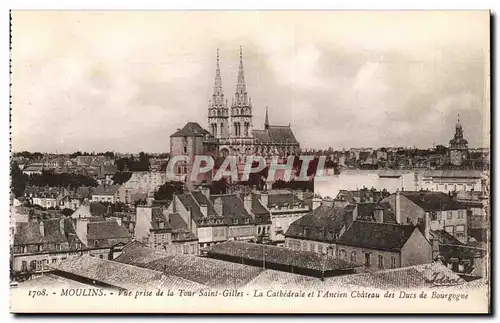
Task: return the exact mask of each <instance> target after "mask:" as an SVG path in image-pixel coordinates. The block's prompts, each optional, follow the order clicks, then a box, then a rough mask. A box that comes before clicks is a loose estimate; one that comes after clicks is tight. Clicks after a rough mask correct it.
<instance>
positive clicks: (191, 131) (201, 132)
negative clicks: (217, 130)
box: [170, 122, 211, 137]
mask: <svg viewBox="0 0 500 323" xmlns="http://www.w3.org/2000/svg"><path fill="white" fill-rule="evenodd" d="M206 135H209V136H211V135H210V133H209V132H208V131H207V130H205V129H203V128H202V127H201V126H200V125H199V124H198V123H197V122H188V123H186V125H185V126H184V127H183V128H182V129H180V130H177V132H175V133H174V134H173V135H171V136H170V137H205V136H206Z"/></svg>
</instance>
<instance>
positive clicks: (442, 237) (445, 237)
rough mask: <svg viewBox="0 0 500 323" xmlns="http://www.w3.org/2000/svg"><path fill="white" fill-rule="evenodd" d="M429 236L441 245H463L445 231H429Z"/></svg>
mask: <svg viewBox="0 0 500 323" xmlns="http://www.w3.org/2000/svg"><path fill="white" fill-rule="evenodd" d="M430 234H431V235H432V236H433V237H434V238H435V239H437V240H438V241H439V242H440V243H442V244H451V245H460V246H461V245H463V243H462V242H460V241H459V240H458V239H457V238H455V237H454V236H453V235H452V234H450V233H448V232H446V231H445V230H430Z"/></svg>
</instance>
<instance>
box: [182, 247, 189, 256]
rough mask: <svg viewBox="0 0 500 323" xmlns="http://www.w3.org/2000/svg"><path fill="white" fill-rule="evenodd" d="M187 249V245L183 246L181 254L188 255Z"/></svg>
mask: <svg viewBox="0 0 500 323" xmlns="http://www.w3.org/2000/svg"><path fill="white" fill-rule="evenodd" d="M188 247H189V246H188V245H184V246H183V248H182V249H183V253H184V254H188V253H189V250H188Z"/></svg>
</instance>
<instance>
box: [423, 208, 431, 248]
mask: <svg viewBox="0 0 500 323" xmlns="http://www.w3.org/2000/svg"><path fill="white" fill-rule="evenodd" d="M430 231H431V221H430V219H429V212H425V228H424V237H425V238H426V239H427V240H428V241H429V242H430V241H431V234H430Z"/></svg>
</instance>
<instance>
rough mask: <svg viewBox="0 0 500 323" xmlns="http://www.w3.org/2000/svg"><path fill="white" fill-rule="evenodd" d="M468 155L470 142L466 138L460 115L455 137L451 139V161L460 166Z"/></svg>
mask: <svg viewBox="0 0 500 323" xmlns="http://www.w3.org/2000/svg"><path fill="white" fill-rule="evenodd" d="M467 157H468V142H467V140H466V139H465V138H464V131H463V129H462V125H461V124H460V115H459V116H458V122H457V125H456V127H455V137H453V139H451V140H450V162H451V163H452V164H453V165H456V166H460V165H462V163H463V162H464V160H466V159H467Z"/></svg>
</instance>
